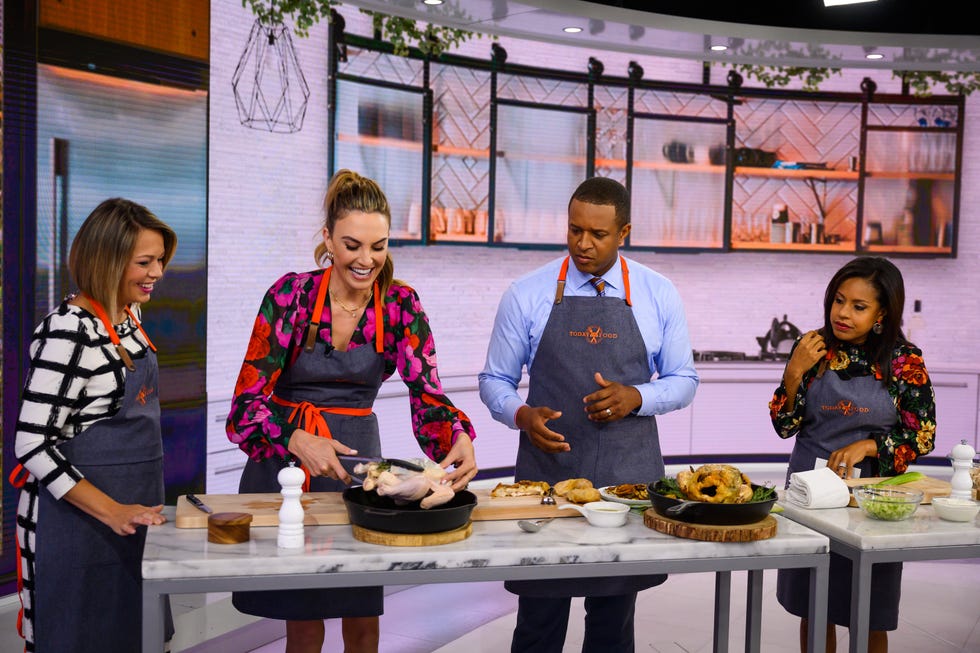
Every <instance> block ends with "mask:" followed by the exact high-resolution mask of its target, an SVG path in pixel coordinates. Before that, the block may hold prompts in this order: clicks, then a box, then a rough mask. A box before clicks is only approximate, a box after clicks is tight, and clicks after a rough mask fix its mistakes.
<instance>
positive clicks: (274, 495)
mask: <svg viewBox="0 0 980 653" xmlns="http://www.w3.org/2000/svg"><path fill="white" fill-rule="evenodd" d="M470 492H472V493H473V494H475V495H476V507H475V508H474V509H473V514H472V515H471V517H470V518H471V519H472V520H473V521H495V520H498V519H537V518H540V517H581V516H582V515H581V514H580V513H579V512H578V511H577V510H558V506H560V505H562V504H564V503H567V502H566V501H565V499H562V498H560V497H555V501H557V502H558V503H557V505H554V506H543V505H541V497H500V498H491V497H490V490H489V489H479V490H470ZM197 498H199V499H200V500H201V501H203V502H204V503H205V504H207V506H208V507H210V508H211V509H212V510H213V511H214V512H246V513H249V514H250V515H252V527H253V528H254V527H256V526H278V525H279V506H280V505H281V504H282V495H280V494H279V493H278V492H270V493H266V494H199V495H197ZM300 502H301V503H302V504H303V509H304V511H305V512H306V518H305V519H304V521H303V523H304V524H307V525H310V526H316V525H327V524H348V523H350V520H348V518H347V508H346V507H345V506H344V499H343V496H342V495H341V493H340V492H307V493H306V494H304V495H303V496H302V497H300ZM175 525H176V526H177V528H207V525H208V516H207V513H204V512H202V511H200V510H198V509H197V508H195V507H194V506H193V505H191V503H190V502H189V501H188V500H187V497H186V496H184V495H181V496H180V497H178V498H177V518H176V520H175Z"/></svg>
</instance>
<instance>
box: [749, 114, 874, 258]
mask: <svg viewBox="0 0 980 653" xmlns="http://www.w3.org/2000/svg"><path fill="white" fill-rule="evenodd" d="M734 109H735V118H736V124H737V129H736V134H735V135H736V138H735V141H736V142H735V151H734V153H733V157H734V164H735V168H734V172H733V176H732V236H731V237H732V249H750V250H781V251H786V250H789V251H818V252H826V251H851V252H853V251H855V249H856V247H857V237H856V234H857V223H858V194H859V193H858V179H859V174H860V172H859V161H858V156H859V152H860V143H861V105H860V104H857V103H855V102H853V101H846V102H845V101H837V100H827V101H818V100H813V101H810V100H804V99H799V98H790V97H786V98H783V97H778V98H762V97H753V96H747V97H744V98H743V99H741V100H740V101H739V102H738V103H736V105H735V107H734Z"/></svg>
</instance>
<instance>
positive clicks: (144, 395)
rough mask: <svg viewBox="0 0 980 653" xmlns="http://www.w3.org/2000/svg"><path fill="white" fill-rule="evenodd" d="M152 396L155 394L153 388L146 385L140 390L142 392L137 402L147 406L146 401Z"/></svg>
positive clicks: (137, 395)
mask: <svg viewBox="0 0 980 653" xmlns="http://www.w3.org/2000/svg"><path fill="white" fill-rule="evenodd" d="M151 394H153V388H148V387H146V386H145V385H144V386H143V387H141V388H140V391H139V392H138V393H137V394H136V400H137V401H139V402H140V403H141V404H143V405H144V406H145V405H146V400H147V399H148V398H149V396H150V395H151Z"/></svg>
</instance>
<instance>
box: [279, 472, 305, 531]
mask: <svg viewBox="0 0 980 653" xmlns="http://www.w3.org/2000/svg"><path fill="white" fill-rule="evenodd" d="M276 478H277V479H278V481H279V485H281V486H282V490H281V491H280V494H282V505H281V506H280V507H279V538H278V544H279V548H280V549H301V548H303V544H304V538H303V519H304V517H305V514H304V512H303V504H302V503H301V502H300V500H299V498H300V496H302V494H303V481H304V480H306V474H304V473H303V470H302V469H300V468H299V467H296V462H295V461H292V460H291V461H289V467H283V468H282V469H281V470H279V475H278V476H277V477H276Z"/></svg>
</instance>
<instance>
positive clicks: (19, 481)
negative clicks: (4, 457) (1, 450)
mask: <svg viewBox="0 0 980 653" xmlns="http://www.w3.org/2000/svg"><path fill="white" fill-rule="evenodd" d="M30 475H31V473H30V472H29V471H27V470H26V469H25V468H24V466H23V465H21V464H20V463H17V466H16V467H14V469H13V471H12V472H10V476H9V477H8V478H7V480H8V481H10V484H11V485H13V486H14V487H15V488H17V489H18V490H19V489H20V488H22V487H24V484H25V483H26V482H27V479H28V477H30ZM15 545H16V546H14V551H15V553H16V556H15V558H16V561H17V598H18V599H20V610H18V611H17V634H18V635H20V637H21V639H24V595H23V594H22V592H23V590H24V570H23V567H22V566H21V557H20V555H21V554H20V544H18V543H16V542H15ZM24 650H27V649H26V644H25V649H24Z"/></svg>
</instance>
